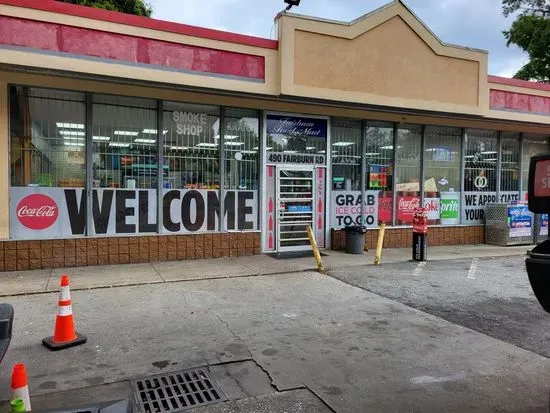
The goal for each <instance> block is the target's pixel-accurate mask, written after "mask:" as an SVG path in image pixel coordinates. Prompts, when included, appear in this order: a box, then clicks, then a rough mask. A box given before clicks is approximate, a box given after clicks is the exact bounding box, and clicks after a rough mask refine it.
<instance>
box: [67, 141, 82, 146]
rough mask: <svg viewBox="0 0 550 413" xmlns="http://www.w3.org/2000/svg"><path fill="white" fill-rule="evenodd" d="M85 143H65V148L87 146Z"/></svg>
mask: <svg viewBox="0 0 550 413" xmlns="http://www.w3.org/2000/svg"><path fill="white" fill-rule="evenodd" d="M85 145H86V144H85V143H82V142H65V146H85Z"/></svg>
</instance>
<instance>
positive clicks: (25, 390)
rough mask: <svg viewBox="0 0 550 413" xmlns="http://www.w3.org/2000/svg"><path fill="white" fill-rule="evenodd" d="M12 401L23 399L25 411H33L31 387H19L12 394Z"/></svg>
mask: <svg viewBox="0 0 550 413" xmlns="http://www.w3.org/2000/svg"><path fill="white" fill-rule="evenodd" d="M11 394H12V396H11V398H12V400H14V399H21V400H23V403H25V411H27V412H30V411H31V397H30V396H29V386H24V387H19V388H18V389H14V390H13V391H12V392H11Z"/></svg>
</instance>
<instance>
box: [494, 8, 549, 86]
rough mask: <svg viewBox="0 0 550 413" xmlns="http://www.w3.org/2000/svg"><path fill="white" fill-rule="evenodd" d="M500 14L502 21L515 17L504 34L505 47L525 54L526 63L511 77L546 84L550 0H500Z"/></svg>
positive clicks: (547, 76)
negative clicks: (512, 46) (512, 47)
mask: <svg viewBox="0 0 550 413" xmlns="http://www.w3.org/2000/svg"><path fill="white" fill-rule="evenodd" d="M502 10H503V13H504V15H505V16H506V17H508V16H510V15H512V14H515V13H518V15H517V17H516V20H515V21H514V23H512V27H511V28H510V30H508V31H505V32H504V36H505V37H506V40H507V45H508V46H510V45H511V44H515V45H517V46H518V47H519V48H520V49H522V50H524V51H525V52H527V53H528V54H529V62H528V63H527V64H526V65H525V66H523V67H522V68H521V69H520V70H519V71H518V72H517V73H516V74H515V75H514V77H515V78H517V79H524V80H537V81H539V82H544V83H550V0H503V1H502Z"/></svg>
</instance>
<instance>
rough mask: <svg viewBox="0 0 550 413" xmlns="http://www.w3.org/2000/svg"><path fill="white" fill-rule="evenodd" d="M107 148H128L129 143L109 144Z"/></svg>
mask: <svg viewBox="0 0 550 413" xmlns="http://www.w3.org/2000/svg"><path fill="white" fill-rule="evenodd" d="M109 146H112V147H114V148H129V147H130V144H129V143H122V142H111V143H110V144H109Z"/></svg>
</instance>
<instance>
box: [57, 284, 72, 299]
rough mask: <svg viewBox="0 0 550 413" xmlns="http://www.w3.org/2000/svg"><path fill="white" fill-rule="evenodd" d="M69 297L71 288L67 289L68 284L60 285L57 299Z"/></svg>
mask: <svg viewBox="0 0 550 413" xmlns="http://www.w3.org/2000/svg"><path fill="white" fill-rule="evenodd" d="M70 299H71V290H70V289H69V286H66V287H61V291H60V292H59V301H67V300H70Z"/></svg>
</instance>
